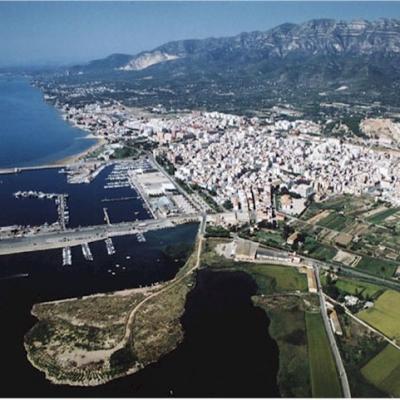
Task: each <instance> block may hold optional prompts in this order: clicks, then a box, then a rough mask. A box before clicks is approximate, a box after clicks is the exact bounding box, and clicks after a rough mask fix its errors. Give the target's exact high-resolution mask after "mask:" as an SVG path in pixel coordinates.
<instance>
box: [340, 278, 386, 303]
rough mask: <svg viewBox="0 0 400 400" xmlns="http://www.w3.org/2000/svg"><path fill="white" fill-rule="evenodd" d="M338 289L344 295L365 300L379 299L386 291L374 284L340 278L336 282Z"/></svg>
mask: <svg viewBox="0 0 400 400" xmlns="http://www.w3.org/2000/svg"><path fill="white" fill-rule="evenodd" d="M336 287H337V288H338V289H339V290H340V291H342V292H344V293H347V294H350V295H353V296H358V297H364V298H374V297H377V296H379V295H380V294H381V293H382V292H383V291H384V289H383V288H382V287H380V286H377V285H374V284H372V283H366V282H360V281H356V280H355V279H342V278H339V279H338V280H337V281H336Z"/></svg>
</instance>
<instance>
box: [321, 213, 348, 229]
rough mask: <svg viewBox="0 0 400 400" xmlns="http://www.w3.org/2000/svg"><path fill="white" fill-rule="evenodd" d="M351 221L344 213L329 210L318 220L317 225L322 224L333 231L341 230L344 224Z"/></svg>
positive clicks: (344, 226)
mask: <svg viewBox="0 0 400 400" xmlns="http://www.w3.org/2000/svg"><path fill="white" fill-rule="evenodd" d="M352 222H353V219H352V218H349V217H346V216H345V215H342V214H338V213H336V212H331V213H330V214H329V215H328V216H327V217H326V218H324V219H322V220H321V221H319V222H318V225H321V226H324V227H326V228H329V229H333V230H335V231H341V230H343V229H344V228H346V226H348V225H350V224H351V223H352Z"/></svg>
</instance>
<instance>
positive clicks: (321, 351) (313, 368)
mask: <svg viewBox="0 0 400 400" xmlns="http://www.w3.org/2000/svg"><path fill="white" fill-rule="evenodd" d="M306 325H307V339H308V354H309V362H310V372H311V387H312V395H313V397H341V396H342V391H341V387H340V382H339V377H338V375H337V372H336V366H335V361H334V359H333V356H332V353H331V350H330V345H329V341H328V337H327V334H326V332H325V327H324V324H323V321H322V317H321V315H320V314H312V313H306Z"/></svg>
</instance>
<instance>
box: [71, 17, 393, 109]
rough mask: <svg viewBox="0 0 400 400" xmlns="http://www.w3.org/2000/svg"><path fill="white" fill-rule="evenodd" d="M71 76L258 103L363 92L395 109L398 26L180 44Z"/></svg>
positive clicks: (310, 25) (322, 22)
mask: <svg viewBox="0 0 400 400" xmlns="http://www.w3.org/2000/svg"><path fill="white" fill-rule="evenodd" d="M69 73H70V74H71V75H75V76H76V75H85V76H86V77H88V76H96V77H99V76H101V77H103V78H104V79H116V80H119V81H121V80H122V81H123V80H125V81H127V82H130V83H131V82H133V81H142V80H143V79H144V78H149V79H152V80H153V81H152V84H153V87H154V85H167V86H168V87H172V88H173V87H175V86H180V85H185V86H186V87H187V86H188V85H189V84H190V82H194V81H195V82H196V86H198V85H199V82H202V87H203V88H205V87H207V85H208V87H209V88H210V87H211V86H210V85H213V87H214V88H217V89H216V90H217V91H218V92H220V93H222V94H224V93H237V91H238V90H239V91H240V94H241V95H243V96H246V93H247V95H249V96H251V95H253V94H255V95H256V96H258V98H260V96H261V98H262V96H263V95H262V92H266V91H269V92H270V91H271V89H273V90H275V91H276V92H277V93H281V94H282V95H284V97H285V93H286V94H288V93H289V94H291V95H293V93H294V92H296V91H297V92H298V93H297V94H298V95H297V97H299V96H300V97H301V96H302V95H306V94H309V93H310V91H311V92H313V93H314V94H315V93H319V92H321V91H328V92H329V91H331V92H332V93H333V92H334V93H337V89H340V90H339V92H341V93H340V95H341V96H343V95H346V94H350V95H353V94H355V93H363V95H367V96H369V97H370V99H373V100H375V101H376V100H378V101H383V102H392V101H394V100H393V99H394V98H396V99H397V92H398V88H399V86H400V20H396V19H379V20H376V21H366V20H354V21H335V20H332V19H318V20H311V21H308V22H305V23H302V24H292V23H285V24H282V25H279V26H277V27H275V28H273V29H270V30H267V31H264V32H261V31H255V32H249V33H241V34H239V35H236V36H232V37H223V38H208V39H190V40H179V41H174V42H169V43H166V44H163V45H161V46H159V47H157V48H155V49H153V50H150V51H145V52H141V53H139V54H136V55H129V54H113V55H110V56H109V57H106V58H104V59H100V60H95V61H92V62H89V63H88V64H86V65H79V66H75V67H73V68H71V69H69ZM178 80H179V82H178ZM143 85H144V84H143ZM147 87H149V86H147ZM252 87H254V90H252V89H251V88H252ZM243 89H244V90H243ZM260 91H261V92H260ZM208 93H211V92H210V90H209V91H208ZM289 97H290V96H289ZM292 97H293V96H292ZM295 97H296V96H295Z"/></svg>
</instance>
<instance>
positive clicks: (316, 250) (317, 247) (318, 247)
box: [302, 236, 337, 261]
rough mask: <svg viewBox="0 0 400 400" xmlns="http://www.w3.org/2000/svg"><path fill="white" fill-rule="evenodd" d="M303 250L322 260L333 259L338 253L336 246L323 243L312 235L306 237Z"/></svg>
mask: <svg viewBox="0 0 400 400" xmlns="http://www.w3.org/2000/svg"><path fill="white" fill-rule="evenodd" d="M302 251H303V253H305V254H307V255H309V256H311V257H314V258H316V259H318V260H322V261H331V260H332V259H333V258H334V257H335V255H336V253H337V250H336V249H335V248H334V247H332V246H328V245H325V244H322V243H320V242H318V241H317V240H315V239H314V238H313V237H311V236H307V237H306V240H305V242H304V245H303V247H302Z"/></svg>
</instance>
